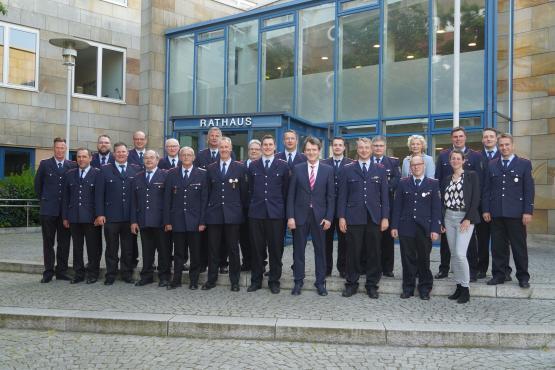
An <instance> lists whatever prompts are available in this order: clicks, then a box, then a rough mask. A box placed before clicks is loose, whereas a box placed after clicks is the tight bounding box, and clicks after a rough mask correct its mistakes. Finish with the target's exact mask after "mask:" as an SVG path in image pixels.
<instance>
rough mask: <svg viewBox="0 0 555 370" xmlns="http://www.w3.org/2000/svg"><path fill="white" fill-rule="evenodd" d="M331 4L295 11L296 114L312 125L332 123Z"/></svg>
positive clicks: (332, 39) (332, 16)
mask: <svg viewBox="0 0 555 370" xmlns="http://www.w3.org/2000/svg"><path fill="white" fill-rule="evenodd" d="M334 26H335V4H333V3H330V4H325V5H322V6H318V7H314V8H308V9H304V10H301V11H299V42H298V45H299V51H298V55H299V63H298V68H299V71H298V73H297V76H298V82H297V86H298V93H297V107H298V108H297V114H298V115H299V116H300V117H302V118H305V119H307V120H309V121H312V122H331V121H333V41H334Z"/></svg>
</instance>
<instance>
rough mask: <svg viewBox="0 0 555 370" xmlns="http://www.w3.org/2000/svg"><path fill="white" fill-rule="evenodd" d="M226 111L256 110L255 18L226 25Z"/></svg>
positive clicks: (256, 56)
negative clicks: (227, 59) (227, 39)
mask: <svg viewBox="0 0 555 370" xmlns="http://www.w3.org/2000/svg"><path fill="white" fill-rule="evenodd" d="M228 32H229V51H228V55H229V62H228V82H227V83H228V85H227V99H228V101H227V111H228V113H245V112H256V80H257V75H258V69H257V66H258V21H256V20H254V21H249V22H244V23H239V24H235V25H231V26H230V27H229V31H228Z"/></svg>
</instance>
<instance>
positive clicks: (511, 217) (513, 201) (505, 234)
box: [482, 134, 534, 288]
mask: <svg viewBox="0 0 555 370" xmlns="http://www.w3.org/2000/svg"><path fill="white" fill-rule="evenodd" d="M498 147H499V151H500V152H501V157H500V158H498V159H494V160H492V161H490V162H489V165H488V169H487V172H486V176H485V186H484V196H483V197H482V202H483V203H482V209H483V211H484V214H483V217H484V220H486V222H491V239H492V275H493V277H492V278H491V280H490V281H488V285H497V284H503V283H504V282H505V277H506V273H507V266H508V265H509V258H510V253H509V244H510V249H511V250H512V252H513V259H514V262H515V266H516V277H517V279H518V284H519V285H520V287H521V288H529V287H530V283H529V280H530V274H528V246H527V244H526V226H527V225H528V224H529V223H530V222H531V221H532V214H533V212H534V179H533V178H532V163H531V162H530V161H529V160H527V159H524V158H520V157H518V156H516V155H515V154H514V149H513V137H512V136H511V135H510V134H501V135H500V136H499V140H498Z"/></svg>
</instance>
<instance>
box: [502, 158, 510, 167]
mask: <svg viewBox="0 0 555 370" xmlns="http://www.w3.org/2000/svg"><path fill="white" fill-rule="evenodd" d="M508 167H509V160H508V159H503V168H505V169H507V168H508Z"/></svg>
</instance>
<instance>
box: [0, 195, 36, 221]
mask: <svg viewBox="0 0 555 370" xmlns="http://www.w3.org/2000/svg"><path fill="white" fill-rule="evenodd" d="M38 201H39V200H38V199H31V198H29V199H8V198H0V202H6V203H9V202H25V204H0V208H21V207H24V208H25V218H26V223H27V225H26V227H27V228H29V218H30V217H29V211H30V209H31V208H39V207H40V206H39V205H38V204H31V203H36V202H38Z"/></svg>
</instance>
